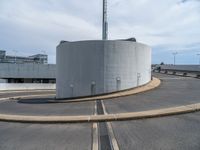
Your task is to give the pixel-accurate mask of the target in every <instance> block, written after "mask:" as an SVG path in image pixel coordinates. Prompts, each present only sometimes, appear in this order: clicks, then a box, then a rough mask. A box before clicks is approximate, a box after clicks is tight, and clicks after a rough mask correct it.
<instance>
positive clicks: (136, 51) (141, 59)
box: [56, 40, 151, 99]
mask: <svg viewBox="0 0 200 150" xmlns="http://www.w3.org/2000/svg"><path fill="white" fill-rule="evenodd" d="M56 57H57V63H56V64H57V71H56V97H57V98H58V99H59V98H69V97H79V96H87V95H94V94H102V93H110V92H115V91H118V90H125V89H129V88H133V87H137V86H140V85H144V84H146V83H148V82H149V81H150V80H151V48H150V47H149V46H147V45H144V44H141V43H137V42H135V41H134V40H130V41H123V40H115V41H114V40H113V41H111V40H106V41H105V40H99V41H98V40H97V41H79V42H64V41H62V42H61V43H60V44H59V45H58V46H57V56H56Z"/></svg>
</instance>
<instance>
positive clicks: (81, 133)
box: [0, 122, 92, 150]
mask: <svg viewBox="0 0 200 150" xmlns="http://www.w3.org/2000/svg"><path fill="white" fill-rule="evenodd" d="M0 133H1V134H0V149H1V150H91V143H92V140H91V134H92V133H91V124H44V125H41V124H20V123H5V122H0Z"/></svg>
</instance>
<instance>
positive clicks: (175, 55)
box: [172, 52, 178, 65]
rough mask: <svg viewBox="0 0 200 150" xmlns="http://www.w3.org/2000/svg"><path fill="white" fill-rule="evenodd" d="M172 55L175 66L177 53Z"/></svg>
mask: <svg viewBox="0 0 200 150" xmlns="http://www.w3.org/2000/svg"><path fill="white" fill-rule="evenodd" d="M172 54H173V55H174V65H176V55H177V54H178V52H175V53H172Z"/></svg>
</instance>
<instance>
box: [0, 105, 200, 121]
mask: <svg viewBox="0 0 200 150" xmlns="http://www.w3.org/2000/svg"><path fill="white" fill-rule="evenodd" d="M199 110H200V103H196V104H191V105H184V106H178V107H171V108H164V109H156V110H148V111H141V112H129V113H119V114H106V115H88V116H87V115H86V116H25V115H8V114H0V121H7V122H23V123H81V122H102V121H120V120H137V119H145V118H155V117H162V116H171V115H178V114H184V113H191V112H196V111H199Z"/></svg>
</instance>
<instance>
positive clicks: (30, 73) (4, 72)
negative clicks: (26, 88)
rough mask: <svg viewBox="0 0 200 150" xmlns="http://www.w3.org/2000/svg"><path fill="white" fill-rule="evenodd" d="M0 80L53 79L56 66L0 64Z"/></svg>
mask: <svg viewBox="0 0 200 150" xmlns="http://www.w3.org/2000/svg"><path fill="white" fill-rule="evenodd" d="M0 78H6V79H7V78H36V79H40V78H41V79H45V78H46V79H55V78H56V65H55V64H48V65H46V64H12V63H0Z"/></svg>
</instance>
